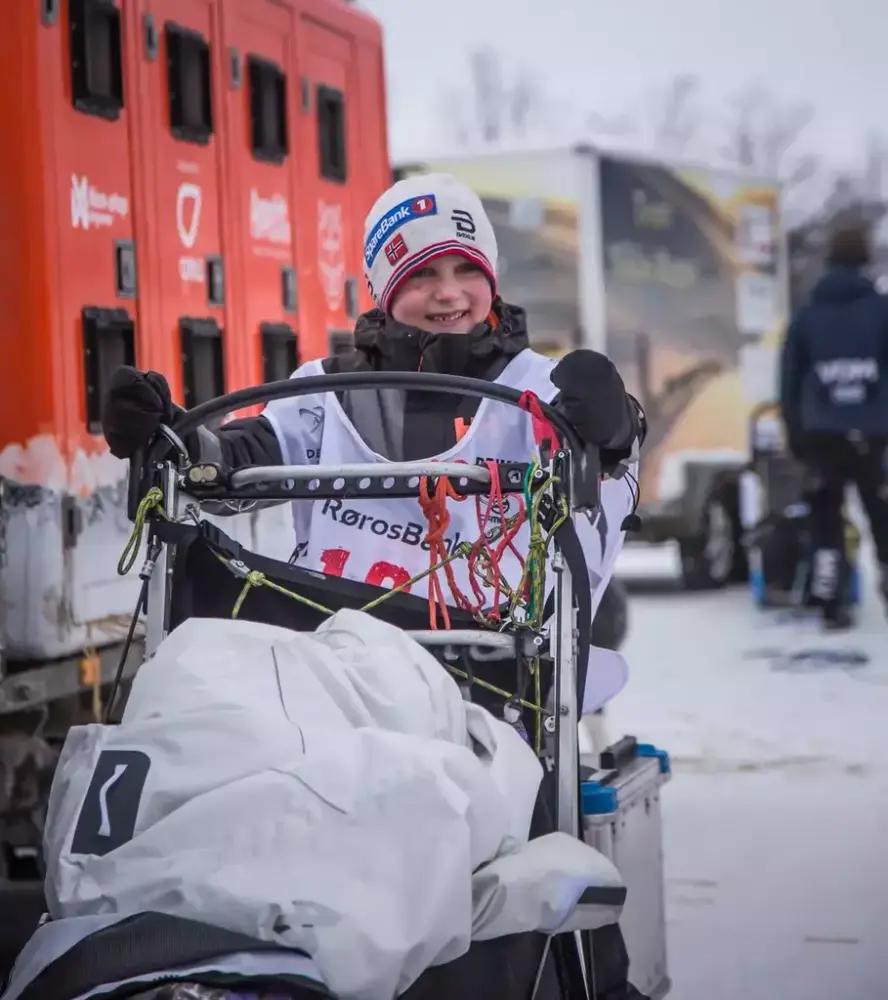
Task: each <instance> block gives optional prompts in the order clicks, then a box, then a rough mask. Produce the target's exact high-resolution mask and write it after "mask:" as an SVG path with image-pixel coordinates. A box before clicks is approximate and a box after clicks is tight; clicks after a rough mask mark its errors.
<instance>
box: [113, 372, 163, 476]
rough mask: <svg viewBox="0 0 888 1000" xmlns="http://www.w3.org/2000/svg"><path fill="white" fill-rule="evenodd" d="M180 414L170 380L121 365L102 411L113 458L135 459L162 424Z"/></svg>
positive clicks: (114, 376)
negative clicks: (175, 404) (174, 403)
mask: <svg viewBox="0 0 888 1000" xmlns="http://www.w3.org/2000/svg"><path fill="white" fill-rule="evenodd" d="M175 414H176V407H175V406H174V405H173V398H172V394H171V393H170V387H169V383H168V382H167V380H166V379H165V378H164V377H163V375H161V374H160V373H159V372H152V371H147V372H143V371H140V370H139V369H138V368H131V367H130V366H129V365H121V366H120V367H119V368H118V369H117V371H115V372H114V374H113V375H112V376H111V387H110V389H109V390H108V395H107V396H106V398H105V403H104V408H103V411H102V430H103V431H104V434H105V440H106V441H107V442H108V447H109V449H110V451H111V454H112V455H114V456H115V457H117V458H132V457H133V455H135V453H136V452H137V451H138V450H139V449H140V448H144V447H145V446H146V445H147V444H148V443H149V442H150V440H151V438H152V437H153V436H154V434H155V433H156V431H157V428H158V427H160V425H161V424H171V423H172V422H173V419H174V417H175Z"/></svg>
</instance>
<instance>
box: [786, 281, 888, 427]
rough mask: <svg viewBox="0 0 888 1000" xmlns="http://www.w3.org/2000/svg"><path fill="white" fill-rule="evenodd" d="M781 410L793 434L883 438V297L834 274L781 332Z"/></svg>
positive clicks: (887, 354) (887, 395) (886, 301)
mask: <svg viewBox="0 0 888 1000" xmlns="http://www.w3.org/2000/svg"><path fill="white" fill-rule="evenodd" d="M780 409H781V412H782V415H783V419H784V420H785V421H786V424H787V426H789V427H790V428H792V429H793V430H794V431H795V432H797V433H802V434H804V433H812V432H814V433H817V432H820V433H832V434H847V433H849V432H851V431H859V432H861V433H862V434H863V435H872V436H877V435H884V434H888V297H886V296H884V295H882V294H880V293H879V292H878V291H876V288H875V285H874V284H873V283H872V281H870V279H869V278H867V277H865V276H864V275H863V274H861V273H860V271H857V270H854V269H851V268H844V267H836V268H833V269H832V270H830V271H828V272H827V273H826V274H825V275H824V277H823V278H821V279H820V281H819V282H818V283H817V285H816V286H815V288H814V291H813V292H812V294H811V298H810V301H809V302H808V303H806V304H805V305H804V306H802V307H801V309H799V311H798V312H797V313H796V315H795V317H794V318H793V320H792V322H791V323H790V325H789V329H788V330H787V332H786V340H785V342H784V346H783V358H782V364H781V372H780Z"/></svg>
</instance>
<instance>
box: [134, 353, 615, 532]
mask: <svg viewBox="0 0 888 1000" xmlns="http://www.w3.org/2000/svg"><path fill="white" fill-rule="evenodd" d="M349 389H408V390H409V389H413V390H421V391H423V392H438V393H452V394H456V395H461V396H474V397H476V398H480V399H492V400H495V401H497V402H500V403H505V404H507V405H509V406H514V407H516V408H518V409H524V407H523V406H522V398H523V396H524V393H522V392H519V391H518V390H517V389H511V388H508V387H507V386H502V385H498V384H496V383H494V382H487V381H484V380H483V379H475V378H467V377H465V376H462V375H444V374H432V373H425V372H385V373H377V372H344V373H339V374H334V375H309V376H306V377H305V378H298V379H293V378H289V379H282V380H280V381H277V382H266V383H264V384H262V385H255V386H249V387H247V388H245V389H237V390H235V391H234V392H229V393H226V394H225V395H222V396H217V397H216V398H215V399H210V400H207V401H206V402H204V403H200V404H199V405H198V406H195V407H192V409H190V410H188V411H186V412H185V413H184V414H182V415H181V416H180V417H179V419H178V420H177V421H176V425H175V433H174V434H172V435H171V434H169V432H168V429H166V428H165V429H164V432H162V433H159V434H158V435H157V436H156V437H155V439H154V440H153V441H152V443H151V445H150V446H149V448H148V449H147V454H145V453H142V454H140V455H137V456H135V457H134V458H133V460H132V462H131V469H130V479H129V511H130V517H131V518H132V517H133V516H134V514H135V510H136V508H137V507H138V503H139V500H140V498H141V497H142V496H143V495H144V493H145V491H146V489H147V487H148V485H149V483H150V482H151V481H152V480H153V479H154V478H155V472H156V470H157V468H158V466H159V465H160V463H162V462H164V461H165V460H167V459H168V457H169V453H170V450H171V444H175V445H176V450H179V451H181V452H182V455H183V457H187V455H186V449H185V448H184V446H183V445H181V444H180V443H179V442H181V441H182V440H183V439H185V438H186V437H187V436H188V435H189V434H191V433H193V432H194V431H195V430H197V428H198V427H200V426H202V425H203V424H206V423H207V422H208V421H210V420H212V419H213V418H214V417H221V416H224V415H225V414H227V413H231V412H232V411H234V410H240V409H245V408H247V407H250V406H254V405H256V404H257V403H263V402H266V403H267V402H272V401H274V400H281V399H291V398H296V397H299V396H308V395H312V394H316V393H321V392H338V391H343V390H349ZM538 402H539V412H540V414H541V415H542V417H544V418H545V419H546V420H547V421H548V422H549V424H550V425H551V426H552V428H553V430H554V431H555V432H556V434H557V435H558V436H559V437H560V439H561V440H560V442H559V441H553V442H552V446H553V447H555V448H559V447H560V448H561V449H563V450H564V451H566V452H567V453H568V454H569V455H570V456H571V458H572V459H573V461H572V462H571V479H572V480H573V482H572V484H571V487H572V488H571V506H572V507H573V508H574V509H578V510H589V511H592V510H595V509H597V507H598V501H599V478H600V468H601V467H600V459H599V453H598V449H597V448H595V447H593V446H590V445H586V444H585V443H584V442H583V440H582V439H581V438H580V436H579V434H578V433H577V431H576V430H575V428H574V427H573V426H572V425H571V424H570V423H569V422H568V420H567V419H566V418H565V416H564V415H563V414H562V413H561V412H560V411H559V410H558V409H557V408H556V407H554V406H551V405H550V404H548V403H544V402H542V401H541V400H540V401H538ZM529 416H530V414H528V417H529ZM176 438H177V439H178V441H177V442H176V441H172V439H176ZM385 468H386V466H385V465H382V464H381V465H380V468H379V471H380V472H383V471H384V470H385ZM235 475H238V476H240V473H239V472H238V473H235ZM241 479H242V480H243V477H241Z"/></svg>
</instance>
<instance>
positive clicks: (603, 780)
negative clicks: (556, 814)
mask: <svg viewBox="0 0 888 1000" xmlns="http://www.w3.org/2000/svg"><path fill="white" fill-rule="evenodd" d="M591 763H592V762H591V760H590V759H588V758H585V757H584V758H583V759H582V761H581V764H582V772H581V773H582V778H583V784H582V810H583V829H584V837H585V840H586V843H588V844H590V845H591V846H592V847H594V848H596V850H599V851H601V853H602V854H604V855H605V856H606V857H608V858H610V859H611V861H613V863H614V864H615V865H616V867H617V870H618V871H619V872H620V874H621V875H622V876H623V880H624V882H625V883H626V889H627V893H626V904H625V906H624V908H623V915H622V917H621V919H620V927H621V928H622V931H623V937H624V938H625V941H626V950H627V951H628V953H629V962H630V965H629V978H630V980H631V982H632V984H633V985H634V986H635V987H636V988H637V989H639V990H641V992H642V993H643V994H644V995H645V996H648V997H650V998H651V1000H661V998H662V997H665V996H666V994H667V993H668V992H669V990H670V987H671V983H670V981H669V975H668V971H667V964H666V902H665V886H664V879H663V830H662V821H661V814H660V788H661V787H662V785H663V784H664V783H665V782H666V781H668V780H669V778H670V777H671V773H672V772H671V767H670V763H669V755H668V754H667V753H666V751H665V750H658V749H657V748H656V747H654V746H651V745H650V744H647V743H639V742H638V741H637V740H636V739H635V738H634V737H632V736H624V737H623V739H621V740H620V741H619V742H618V743H615V744H614V745H613V746H611V747H608V749H607V750H605V751H603V752H602V753H601V755H600V757H599V759H598V762H597V766H594V765H593V766H590V765H591Z"/></svg>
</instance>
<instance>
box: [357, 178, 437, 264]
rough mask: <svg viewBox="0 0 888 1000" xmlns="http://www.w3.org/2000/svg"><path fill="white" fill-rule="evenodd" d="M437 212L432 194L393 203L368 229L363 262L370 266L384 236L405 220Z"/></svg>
mask: <svg viewBox="0 0 888 1000" xmlns="http://www.w3.org/2000/svg"><path fill="white" fill-rule="evenodd" d="M437 214H438V202H437V200H436V199H435V196H434V195H433V194H421V195H420V196H419V197H418V198H408V199H407V201H402V202H401V204H400V205H395V207H394V208H393V209H392V210H391V211H390V212H387V213H386V214H385V215H384V216H383V217H382V218H381V219H380V220H379V222H377V223H376V225H375V226H373V228H372V229H371V230H370V235H369V236H368V237H367V242H366V243H365V244H364V263H365V265H366V266H367V268H370V267H371V266H372V265H373V261H374V260H376V255H377V254H378V253H379V250H380V247H381V246H382V242H383V240H384V239H385V238H386V236H388V235H389V234H390V233H393V232H395V231H396V230H397V229H400V228H401V226H403V225H404V223H405V222H409V221H410V220H411V219H418V218H421V217H422V216H424V215H437Z"/></svg>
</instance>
